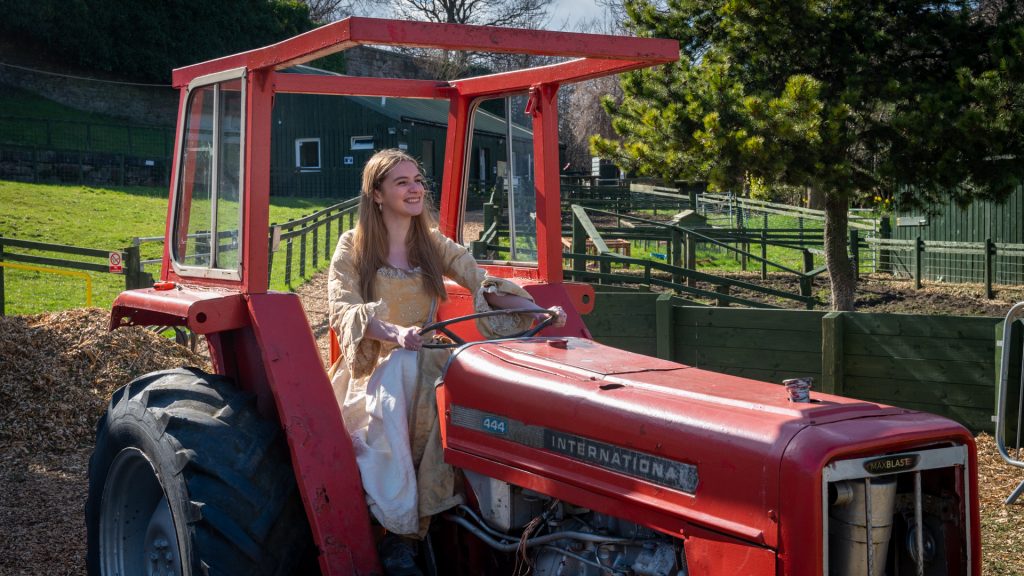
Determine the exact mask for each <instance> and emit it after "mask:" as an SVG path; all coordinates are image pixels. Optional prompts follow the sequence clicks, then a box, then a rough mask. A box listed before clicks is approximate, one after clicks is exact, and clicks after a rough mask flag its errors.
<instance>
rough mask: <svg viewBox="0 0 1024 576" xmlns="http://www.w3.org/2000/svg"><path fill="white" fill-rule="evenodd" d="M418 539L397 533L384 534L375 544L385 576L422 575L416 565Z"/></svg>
mask: <svg viewBox="0 0 1024 576" xmlns="http://www.w3.org/2000/svg"><path fill="white" fill-rule="evenodd" d="M418 545H419V541H418V540H415V539H413V538H407V537H405V536H399V535H398V534H391V533H388V534H385V535H384V538H382V539H381V541H380V544H378V545H377V553H378V554H380V563H381V565H382V566H383V568H384V574H386V575H387V576H423V572H422V571H420V568H419V566H417V565H416V552H417V549H418V547H419V546H418Z"/></svg>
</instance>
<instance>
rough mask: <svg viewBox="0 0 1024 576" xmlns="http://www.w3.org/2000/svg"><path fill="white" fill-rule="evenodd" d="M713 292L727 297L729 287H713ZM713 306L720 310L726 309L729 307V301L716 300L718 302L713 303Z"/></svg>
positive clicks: (726, 285)
mask: <svg viewBox="0 0 1024 576" xmlns="http://www.w3.org/2000/svg"><path fill="white" fill-rule="evenodd" d="M715 292H718V293H719V294H722V295H725V296H728V295H729V285H728V284H719V285H718V286H715ZM715 306H718V307H720V308H728V307H729V301H728V300H725V299H723V298H718V300H717V301H716V302H715Z"/></svg>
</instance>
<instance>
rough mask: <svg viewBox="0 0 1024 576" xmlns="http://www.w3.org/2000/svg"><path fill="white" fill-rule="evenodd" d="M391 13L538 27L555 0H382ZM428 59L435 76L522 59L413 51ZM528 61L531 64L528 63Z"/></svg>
mask: <svg viewBox="0 0 1024 576" xmlns="http://www.w3.org/2000/svg"><path fill="white" fill-rule="evenodd" d="M383 1H384V2H385V3H387V4H388V5H389V6H390V8H391V12H392V14H393V15H394V16H396V17H398V18H402V19H405V20H425V21H427V22H441V23H446V24H477V25H484V26H504V27H509V28H540V27H542V26H543V25H544V23H545V21H546V19H547V14H548V9H549V8H550V6H551V4H552V3H553V2H554V0H383ZM414 53H415V54H417V55H418V56H420V57H421V58H424V59H425V60H426V61H428V62H430V67H431V70H430V73H431V75H433V76H434V77H436V78H454V77H458V76H461V75H463V74H465V73H466V72H467V71H470V70H471V69H472V68H473V67H475V66H477V67H481V68H486V69H488V70H491V71H501V70H509V69H513V68H515V67H521V66H522V65H524V63H523V62H519V61H516V60H515V59H514V58H509V57H505V56H504V55H499V54H471V53H466V52H452V51H443V50H415V51H414ZM529 64H533V62H530V63H529Z"/></svg>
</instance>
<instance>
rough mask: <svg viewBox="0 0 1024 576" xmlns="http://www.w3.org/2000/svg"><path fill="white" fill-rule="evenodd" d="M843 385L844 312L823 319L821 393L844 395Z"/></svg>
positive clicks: (828, 315)
mask: <svg viewBox="0 0 1024 576" xmlns="http://www.w3.org/2000/svg"><path fill="white" fill-rule="evenodd" d="M844 388H845V386H844V384H843V312H829V313H828V314H825V315H824V316H822V317H821V391H822V392H825V393H827V394H840V395H841V394H842V393H843V391H844Z"/></svg>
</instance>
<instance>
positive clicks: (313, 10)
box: [302, 0, 388, 24]
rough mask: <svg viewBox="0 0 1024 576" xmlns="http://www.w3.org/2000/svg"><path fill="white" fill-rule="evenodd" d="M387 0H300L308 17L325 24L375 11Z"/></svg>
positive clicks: (317, 22)
mask: <svg viewBox="0 0 1024 576" xmlns="http://www.w3.org/2000/svg"><path fill="white" fill-rule="evenodd" d="M387 1H388V0H362V1H360V2H356V0H302V3H303V4H305V5H306V6H307V7H309V19H310V20H312V21H313V22H315V23H316V24H327V23H329V22H334V21H335V20H341V19H342V18H345V17H346V16H352V15H355V14H360V15H366V14H371V13H373V12H375V11H376V10H377V9H378V8H379V7H380V6H381V5H382V4H384V3H386V2H387Z"/></svg>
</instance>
